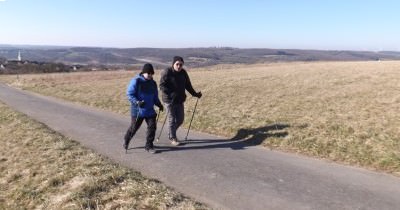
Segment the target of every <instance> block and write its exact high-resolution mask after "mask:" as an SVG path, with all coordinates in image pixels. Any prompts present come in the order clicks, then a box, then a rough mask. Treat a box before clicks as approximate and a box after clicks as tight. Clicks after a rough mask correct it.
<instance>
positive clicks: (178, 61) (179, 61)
mask: <svg viewBox="0 0 400 210" xmlns="http://www.w3.org/2000/svg"><path fill="white" fill-rule="evenodd" d="M184 63H185V62H184V61H183V58H182V57H181V56H174V59H173V61H172V68H173V69H174V70H175V71H181V70H182V67H183V64H184Z"/></svg>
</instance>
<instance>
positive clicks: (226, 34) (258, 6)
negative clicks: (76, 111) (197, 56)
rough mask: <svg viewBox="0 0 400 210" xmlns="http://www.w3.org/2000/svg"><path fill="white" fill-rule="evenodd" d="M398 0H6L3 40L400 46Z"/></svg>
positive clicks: (0, 15)
mask: <svg viewBox="0 0 400 210" xmlns="http://www.w3.org/2000/svg"><path fill="white" fill-rule="evenodd" d="M399 8H400V1H397V0H380V1H378V0H332V1H324V0H291V1H290V0H264V1H263V0H258V1H257V0H242V1H239V0H237V1H235V0H197V1H190V0H185V1H184V0H169V1H166V0H108V1H106V0H0V44H13V45H15V44H22V45H57V46H88V47H89V46H90V47H116V48H135V47H152V48H187V47H237V48H273V49H317V50H367V51H382V50H391V51H400V12H399Z"/></svg>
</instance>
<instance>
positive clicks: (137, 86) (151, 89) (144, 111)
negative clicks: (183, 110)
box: [123, 63, 164, 154]
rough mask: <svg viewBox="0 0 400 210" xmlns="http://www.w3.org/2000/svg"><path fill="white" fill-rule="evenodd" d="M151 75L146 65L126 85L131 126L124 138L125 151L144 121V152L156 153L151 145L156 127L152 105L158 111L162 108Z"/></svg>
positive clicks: (155, 114)
mask: <svg viewBox="0 0 400 210" xmlns="http://www.w3.org/2000/svg"><path fill="white" fill-rule="evenodd" d="M153 75H154V68H153V65H151V64H150V63H146V64H144V66H143V68H142V71H141V72H140V74H138V75H136V76H135V77H134V78H132V80H131V81H130V83H129V85H128V88H127V91H126V95H127V96H128V100H129V102H130V103H131V125H130V126H129V128H128V130H127V131H126V134H125V137H124V144H123V147H124V149H125V150H127V149H128V146H129V142H130V141H131V139H132V137H133V136H134V135H135V133H136V131H137V130H138V129H139V128H140V126H141V125H142V123H143V120H145V121H146V123H147V132H146V146H145V150H146V151H147V152H150V153H153V154H154V153H156V151H155V149H154V145H153V142H154V137H155V134H156V126H157V122H156V117H157V113H156V111H155V110H154V105H156V106H158V108H159V109H160V111H163V110H164V107H163V105H162V104H161V102H160V99H159V98H158V90H157V83H156V82H155V81H154V80H153Z"/></svg>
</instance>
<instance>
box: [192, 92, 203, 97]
mask: <svg viewBox="0 0 400 210" xmlns="http://www.w3.org/2000/svg"><path fill="white" fill-rule="evenodd" d="M201 96H203V94H202V93H201V91H199V92H197V93H196V94H195V95H194V97H197V98H201Z"/></svg>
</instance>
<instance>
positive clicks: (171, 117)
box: [167, 104, 177, 139]
mask: <svg viewBox="0 0 400 210" xmlns="http://www.w3.org/2000/svg"><path fill="white" fill-rule="evenodd" d="M175 106H176V104H167V109H168V138H169V139H172V138H176V128H177V126H176V111H175V110H176V109H175Z"/></svg>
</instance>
